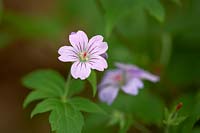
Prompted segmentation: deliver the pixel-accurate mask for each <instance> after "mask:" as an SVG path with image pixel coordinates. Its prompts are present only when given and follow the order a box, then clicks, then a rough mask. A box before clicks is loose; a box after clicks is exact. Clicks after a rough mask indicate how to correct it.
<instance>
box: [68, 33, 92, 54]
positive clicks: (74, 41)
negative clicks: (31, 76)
mask: <svg viewBox="0 0 200 133" xmlns="http://www.w3.org/2000/svg"><path fill="white" fill-rule="evenodd" d="M69 41H70V43H71V45H72V46H73V47H74V48H75V49H76V51H77V52H78V51H79V52H80V51H83V50H85V49H86V46H87V44H88V37H87V35H86V34H85V32H83V31H78V32H76V33H74V32H73V33H72V34H71V35H69Z"/></svg>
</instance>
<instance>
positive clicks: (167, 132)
mask: <svg viewBox="0 0 200 133" xmlns="http://www.w3.org/2000/svg"><path fill="white" fill-rule="evenodd" d="M165 133H169V125H166V127H165Z"/></svg>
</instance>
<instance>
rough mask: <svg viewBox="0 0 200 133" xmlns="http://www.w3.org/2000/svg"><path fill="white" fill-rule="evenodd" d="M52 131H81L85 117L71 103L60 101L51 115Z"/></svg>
mask: <svg viewBox="0 0 200 133" xmlns="http://www.w3.org/2000/svg"><path fill="white" fill-rule="evenodd" d="M49 122H50V124H51V129H52V131H56V132H57V133H81V131H82V128H83V124H84V119H83V116H82V114H81V113H80V112H79V111H78V110H76V109H75V108H74V107H73V106H72V105H71V104H68V103H61V102H60V103H58V104H56V108H55V109H54V110H53V111H52V112H51V114H50V117H49Z"/></svg>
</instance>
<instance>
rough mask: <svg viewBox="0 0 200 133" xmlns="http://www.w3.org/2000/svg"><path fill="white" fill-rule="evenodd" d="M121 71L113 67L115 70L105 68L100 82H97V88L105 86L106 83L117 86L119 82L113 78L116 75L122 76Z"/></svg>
mask: <svg viewBox="0 0 200 133" xmlns="http://www.w3.org/2000/svg"><path fill="white" fill-rule="evenodd" d="M122 74H123V72H122V71H121V70H119V69H115V70H107V71H106V73H105V75H104V76H103V78H102V81H101V83H100V84H99V86H98V88H100V89H101V88H103V87H105V86H108V85H112V86H118V85H119V82H118V81H117V80H115V77H116V76H118V75H121V76H122Z"/></svg>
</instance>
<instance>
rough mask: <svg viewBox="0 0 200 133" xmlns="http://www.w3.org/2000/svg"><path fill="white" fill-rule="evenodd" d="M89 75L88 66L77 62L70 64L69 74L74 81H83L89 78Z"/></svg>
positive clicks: (89, 69)
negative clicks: (78, 79)
mask: <svg viewBox="0 0 200 133" xmlns="http://www.w3.org/2000/svg"><path fill="white" fill-rule="evenodd" d="M90 73H91V68H90V64H88V63H84V62H79V61H76V62H74V63H73V64H72V67H71V74H72V76H73V77H74V78H75V79H77V78H80V79H81V80H84V79H86V78H88V77H89V75H90Z"/></svg>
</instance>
